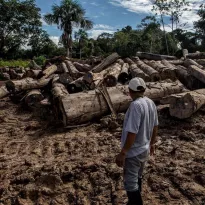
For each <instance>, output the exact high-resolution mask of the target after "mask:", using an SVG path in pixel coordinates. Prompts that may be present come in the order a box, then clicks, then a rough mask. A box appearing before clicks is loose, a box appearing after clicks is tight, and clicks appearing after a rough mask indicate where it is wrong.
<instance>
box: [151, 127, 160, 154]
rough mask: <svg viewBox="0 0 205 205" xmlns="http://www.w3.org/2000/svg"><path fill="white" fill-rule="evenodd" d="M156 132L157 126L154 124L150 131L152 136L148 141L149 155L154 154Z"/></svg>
mask: <svg viewBox="0 0 205 205" xmlns="http://www.w3.org/2000/svg"><path fill="white" fill-rule="evenodd" d="M157 132H158V126H154V128H153V132H152V138H151V142H150V155H154V154H155V143H156V141H157Z"/></svg>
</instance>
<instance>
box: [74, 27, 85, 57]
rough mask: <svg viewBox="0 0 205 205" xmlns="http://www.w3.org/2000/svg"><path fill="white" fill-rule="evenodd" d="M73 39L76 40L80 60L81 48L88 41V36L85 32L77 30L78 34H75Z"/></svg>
mask: <svg viewBox="0 0 205 205" xmlns="http://www.w3.org/2000/svg"><path fill="white" fill-rule="evenodd" d="M74 36H75V39H76V40H77V42H78V44H79V51H80V59H81V56H82V48H83V46H84V45H85V44H86V43H87V41H88V34H87V33H86V31H85V30H83V29H79V31H78V32H75V35H74Z"/></svg>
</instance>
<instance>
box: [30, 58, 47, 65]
mask: <svg viewBox="0 0 205 205" xmlns="http://www.w3.org/2000/svg"><path fill="white" fill-rule="evenodd" d="M33 60H34V61H35V62H36V63H37V64H38V65H44V63H45V61H46V58H45V56H38V57H35V58H34V59H33Z"/></svg>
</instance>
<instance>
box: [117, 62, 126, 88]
mask: <svg viewBox="0 0 205 205" xmlns="http://www.w3.org/2000/svg"><path fill="white" fill-rule="evenodd" d="M119 60H120V59H119ZM119 60H118V62H119ZM123 62H124V61H123ZM121 63H122V62H121ZM128 81H129V64H128V63H123V65H122V70H121V72H120V74H119V76H118V82H120V83H121V84H125V83H127V82H128Z"/></svg>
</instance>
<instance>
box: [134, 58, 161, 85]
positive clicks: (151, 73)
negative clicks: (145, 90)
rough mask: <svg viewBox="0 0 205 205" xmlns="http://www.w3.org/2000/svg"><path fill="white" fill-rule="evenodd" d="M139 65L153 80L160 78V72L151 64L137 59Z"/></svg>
mask: <svg viewBox="0 0 205 205" xmlns="http://www.w3.org/2000/svg"><path fill="white" fill-rule="evenodd" d="M136 64H137V66H139V68H141V69H142V71H143V72H144V73H146V74H147V75H148V76H149V77H150V80H151V81H153V82H154V81H159V80H160V74H159V72H157V71H156V70H154V69H153V68H152V67H150V66H149V65H147V64H145V63H144V62H143V61H141V60H139V61H136Z"/></svg>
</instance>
